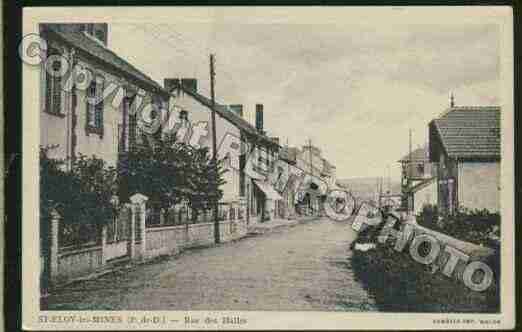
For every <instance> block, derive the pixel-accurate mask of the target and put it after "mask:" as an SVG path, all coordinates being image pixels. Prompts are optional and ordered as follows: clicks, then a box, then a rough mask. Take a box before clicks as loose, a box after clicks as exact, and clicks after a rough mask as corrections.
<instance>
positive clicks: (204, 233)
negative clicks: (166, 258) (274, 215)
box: [138, 220, 247, 259]
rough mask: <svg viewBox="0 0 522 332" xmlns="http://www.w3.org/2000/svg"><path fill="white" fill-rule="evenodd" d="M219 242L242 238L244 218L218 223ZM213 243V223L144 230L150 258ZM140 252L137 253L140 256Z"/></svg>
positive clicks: (244, 233)
mask: <svg viewBox="0 0 522 332" xmlns="http://www.w3.org/2000/svg"><path fill="white" fill-rule="evenodd" d="M219 231H220V233H219V234H220V239H221V242H229V241H233V240H237V239H240V238H242V237H243V236H245V235H246V233H247V225H246V221H244V220H233V221H230V220H227V221H221V222H220V223H219ZM212 244H214V223H198V224H186V225H177V226H165V227H152V228H147V231H146V253H145V255H144V257H145V258H146V259H151V258H154V257H158V256H161V255H173V254H177V253H180V252H181V251H182V250H183V249H188V248H194V247H200V246H208V245H212ZM140 255H141V253H138V256H140Z"/></svg>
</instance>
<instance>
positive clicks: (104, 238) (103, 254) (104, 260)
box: [101, 225, 107, 266]
mask: <svg viewBox="0 0 522 332" xmlns="http://www.w3.org/2000/svg"><path fill="white" fill-rule="evenodd" d="M101 247H102V252H101V265H102V266H104V265H105V263H107V225H103V226H102V233H101Z"/></svg>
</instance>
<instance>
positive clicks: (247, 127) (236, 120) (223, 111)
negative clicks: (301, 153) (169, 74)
mask: <svg viewBox="0 0 522 332" xmlns="http://www.w3.org/2000/svg"><path fill="white" fill-rule="evenodd" d="M180 88H181V89H183V91H184V92H185V93H187V94H189V95H190V96H192V97H194V99H196V100H197V101H199V102H200V103H201V104H203V105H205V106H206V107H208V108H209V109H212V100H210V99H209V98H207V97H205V96H203V95H201V94H199V93H197V92H195V91H193V90H190V89H187V88H185V87H183V86H180ZM214 105H215V107H214V110H215V111H216V113H218V114H219V115H220V116H221V117H223V118H225V119H226V120H228V121H229V122H230V123H232V124H233V125H234V126H236V127H237V128H238V129H239V130H242V131H245V132H247V133H248V134H250V135H252V136H254V137H256V138H257V139H258V140H260V141H261V142H263V143H265V144H267V145H271V146H279V144H277V142H276V141H275V140H272V139H271V138H270V137H268V136H264V135H261V134H260V133H259V132H258V131H257V129H256V128H255V127H254V126H252V125H251V124H250V123H248V121H246V120H245V119H243V118H240V117H239V116H237V115H235V114H234V112H233V111H232V110H231V109H230V108H229V107H228V106H225V105H222V104H219V103H215V104H214Z"/></svg>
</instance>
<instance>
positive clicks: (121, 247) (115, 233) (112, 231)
mask: <svg viewBox="0 0 522 332" xmlns="http://www.w3.org/2000/svg"><path fill="white" fill-rule="evenodd" d="M131 217H132V214H131V209H130V207H129V206H127V205H124V206H123V207H122V208H121V210H120V212H119V214H118V215H117V216H116V217H115V218H114V219H113V220H112V222H111V223H110V224H109V225H108V226H107V247H106V252H105V255H106V259H107V260H111V259H116V258H123V257H125V256H129V255H130V253H129V252H128V246H127V241H128V239H129V237H130V232H131V229H130V222H131Z"/></svg>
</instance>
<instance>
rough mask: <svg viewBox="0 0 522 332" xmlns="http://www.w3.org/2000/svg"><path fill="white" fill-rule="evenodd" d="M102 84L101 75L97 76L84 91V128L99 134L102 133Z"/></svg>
mask: <svg viewBox="0 0 522 332" xmlns="http://www.w3.org/2000/svg"><path fill="white" fill-rule="evenodd" d="M103 86H104V80H103V77H101V76H97V77H96V79H94V80H92V82H91V84H90V85H89V87H88V88H87V91H86V93H87V98H86V111H87V114H86V119H87V123H86V129H87V131H88V132H92V133H96V134H99V135H103Z"/></svg>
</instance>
